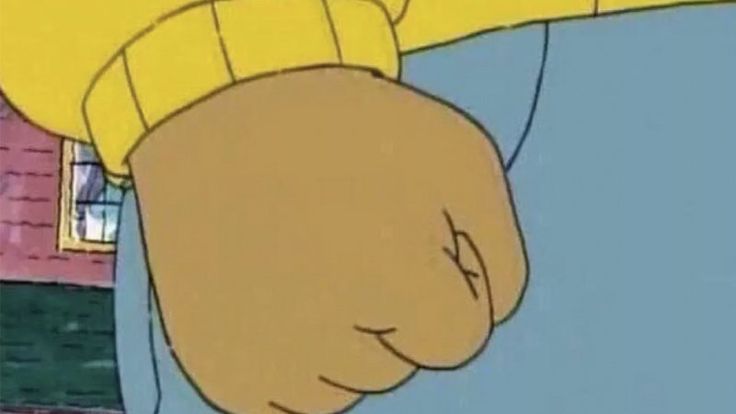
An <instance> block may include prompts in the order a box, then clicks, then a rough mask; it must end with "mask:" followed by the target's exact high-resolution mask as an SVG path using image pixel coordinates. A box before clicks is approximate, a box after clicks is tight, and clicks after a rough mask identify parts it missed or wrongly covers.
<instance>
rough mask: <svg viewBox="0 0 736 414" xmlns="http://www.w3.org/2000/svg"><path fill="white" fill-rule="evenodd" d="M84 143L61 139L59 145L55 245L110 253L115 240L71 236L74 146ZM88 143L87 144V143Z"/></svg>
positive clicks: (113, 247) (61, 247)
mask: <svg viewBox="0 0 736 414" xmlns="http://www.w3.org/2000/svg"><path fill="white" fill-rule="evenodd" d="M77 144H83V145H84V144H85V143H83V142H78V141H74V140H71V139H63V140H62V146H61V172H60V177H59V178H60V180H59V181H60V188H59V202H58V208H59V225H58V226H57V228H58V236H57V244H58V245H57V247H58V249H59V250H63V251H82V252H94V253H112V252H114V251H115V250H116V246H117V242H116V241H109V242H108V241H91V240H77V239H75V238H74V237H72V228H71V226H72V222H73V217H72V215H73V214H75V213H74V204H75V203H74V197H73V193H74V187H73V186H74V168H73V165H74V149H75V148H74V146H75V145H77ZM87 145H88V144H87Z"/></svg>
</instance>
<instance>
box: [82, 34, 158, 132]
mask: <svg viewBox="0 0 736 414" xmlns="http://www.w3.org/2000/svg"><path fill="white" fill-rule="evenodd" d="M120 57H121V59H122V62H123V69H124V70H125V81H126V82H127V83H128V91H129V92H130V97H131V98H132V99H133V106H135V111H136V112H137V113H138V119H139V120H140V121H141V125H143V129H144V130H148V120H146V115H145V114H144V113H143V108H142V107H141V101H140V100H139V99H138V92H137V91H136V88H135V84H134V83H133V75H131V74H130V65H129V64H128V52H127V50H126V49H124V50H122V51H121V52H120ZM95 84H96V83H95Z"/></svg>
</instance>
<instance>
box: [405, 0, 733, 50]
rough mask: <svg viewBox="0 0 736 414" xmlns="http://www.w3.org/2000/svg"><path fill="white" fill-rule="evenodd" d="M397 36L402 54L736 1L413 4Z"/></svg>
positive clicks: (457, 0) (459, 0)
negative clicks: (539, 26)
mask: <svg viewBox="0 0 736 414" xmlns="http://www.w3.org/2000/svg"><path fill="white" fill-rule="evenodd" d="M408 2H409V3H408V7H406V9H405V11H404V13H403V14H402V16H401V18H400V20H398V22H397V26H396V31H397V35H398V39H399V45H400V49H401V51H402V52H408V51H412V50H416V49H420V48H424V47H428V46H433V45H436V44H441V43H446V42H449V41H452V40H455V39H459V38H462V37H465V36H468V35H471V34H474V33H478V32H483V31H487V30H492V29H498V28H508V27H515V26H519V25H523V24H526V23H531V22H540V21H553V20H559V19H567V18H573V17H593V16H596V15H605V14H610V13H618V12H625V11H636V10H641V9H650V8H658V7H672V6H678V5H683V4H695V3H704V4H705V3H730V2H734V0H408Z"/></svg>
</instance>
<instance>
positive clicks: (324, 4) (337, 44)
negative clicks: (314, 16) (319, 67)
mask: <svg viewBox="0 0 736 414" xmlns="http://www.w3.org/2000/svg"><path fill="white" fill-rule="evenodd" d="M321 1H322V7H323V8H324V10H325V16H326V17H327V23H328V24H329V25H330V32H331V33H332V41H333V42H334V43H335V51H336V52H337V60H338V62H340V63H343V62H344V59H343V57H342V45H341V44H340V36H338V34H337V27H336V26H335V19H333V17H332V10H330V5H329V4H328V3H327V0H321Z"/></svg>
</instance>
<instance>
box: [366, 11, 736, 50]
mask: <svg viewBox="0 0 736 414" xmlns="http://www.w3.org/2000/svg"><path fill="white" fill-rule="evenodd" d="M368 1H370V0H368ZM733 3H736V0H714V1H712V2H711V3H704V2H703V0H684V1H681V2H678V3H672V4H655V5H651V6H641V7H636V8H628V9H623V10H612V11H606V12H603V13H598V14H579V15H574V16H564V17H556V18H539V19H532V20H525V21H522V22H519V23H513V24H510V25H506V26H495V27H491V28H489V29H480V30H478V31H475V32H471V33H468V34H466V35H464V36H460V37H456V38H452V39H449V40H445V41H441V42H437V43H432V44H429V45H426V46H419V47H416V48H414V49H406V50H404V51H403V52H402V55H404V56H406V55H410V54H413V53H421V52H425V51H428V50H432V49H435V48H440V47H444V46H448V45H451V44H453V43H458V42H462V41H465V40H469V39H474V38H476V37H480V36H484V35H487V34H488V33H493V32H500V31H504V30H514V29H521V28H524V27H528V26H533V25H536V24H545V23H547V24H553V23H561V22H569V21H577V20H588V19H595V18H598V17H609V16H619V15H623V14H633V13H645V12H649V11H656V10H667V9H674V8H678V7H698V6H701V7H718V6H723V5H730V4H733Z"/></svg>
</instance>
